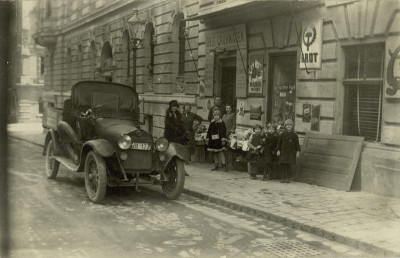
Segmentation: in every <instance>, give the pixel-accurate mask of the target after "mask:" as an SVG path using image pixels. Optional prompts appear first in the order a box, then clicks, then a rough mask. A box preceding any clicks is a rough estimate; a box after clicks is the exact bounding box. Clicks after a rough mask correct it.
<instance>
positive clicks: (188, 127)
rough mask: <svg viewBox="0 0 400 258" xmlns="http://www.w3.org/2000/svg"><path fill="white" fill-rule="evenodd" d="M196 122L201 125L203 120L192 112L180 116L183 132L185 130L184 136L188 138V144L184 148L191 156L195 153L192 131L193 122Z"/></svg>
mask: <svg viewBox="0 0 400 258" xmlns="http://www.w3.org/2000/svg"><path fill="white" fill-rule="evenodd" d="M194 121H198V122H199V123H201V122H202V121H203V118H201V116H199V115H196V114H194V113H192V112H188V113H183V114H182V125H183V130H185V135H186V136H187V138H188V142H187V144H186V148H187V150H188V151H189V153H190V154H191V155H193V154H194V153H195V141H194V134H195V133H194V130H193V122H194Z"/></svg>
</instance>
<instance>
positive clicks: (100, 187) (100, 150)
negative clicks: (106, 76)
mask: <svg viewBox="0 0 400 258" xmlns="http://www.w3.org/2000/svg"><path fill="white" fill-rule="evenodd" d="M54 111H55V110H54V109H51V108H49V109H48V110H47V111H46V113H45V116H44V122H43V126H44V127H47V128H49V131H48V133H47V135H46V139H45V144H44V151H43V154H44V155H46V159H45V160H46V173H47V177H48V178H50V179H54V178H55V177H56V176H57V173H58V170H59V166H60V163H61V164H63V165H64V166H66V167H67V168H68V169H70V170H72V171H76V172H84V178H85V186H86V191H87V194H88V196H89V199H90V200H91V201H92V202H94V203H100V202H101V201H102V200H103V199H104V197H105V194H106V190H107V187H115V186H125V185H129V186H135V187H136V189H137V188H138V185H140V184H142V183H149V182H159V183H160V184H161V186H162V190H163V193H164V194H165V196H166V197H167V198H169V199H176V198H178V197H179V195H180V194H181V192H182V190H183V186H184V183H185V168H184V163H185V162H186V161H188V158H189V153H188V152H187V151H186V149H185V148H184V147H183V146H182V145H179V144H176V143H170V142H168V140H167V139H166V138H164V137H160V138H158V139H155V140H154V139H153V136H152V135H151V134H150V133H148V132H147V131H145V130H142V129H140V125H141V124H143V123H141V122H140V121H139V120H140V119H139V118H140V115H139V114H140V113H139V98H138V94H137V93H136V92H135V91H134V90H133V88H132V87H130V86H128V85H123V84H118V83H109V82H99V81H82V82H79V83H77V84H75V85H74V86H73V87H72V90H71V98H70V99H67V100H65V101H64V108H63V110H62V111H61V110H60V111H59V113H61V114H62V115H61V114H60V115H59V116H55V117H56V118H54V116H52V115H51V112H54ZM61 117H62V118H61ZM156 175H160V179H158V178H157V177H156Z"/></svg>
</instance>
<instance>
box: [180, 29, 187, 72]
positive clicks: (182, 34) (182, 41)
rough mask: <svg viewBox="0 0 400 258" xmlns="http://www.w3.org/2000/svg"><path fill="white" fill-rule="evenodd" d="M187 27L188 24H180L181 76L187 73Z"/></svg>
mask: <svg viewBox="0 0 400 258" xmlns="http://www.w3.org/2000/svg"><path fill="white" fill-rule="evenodd" d="M185 27H186V22H183V21H180V22H179V36H178V37H179V71H178V74H179V75H183V74H184V73H185Z"/></svg>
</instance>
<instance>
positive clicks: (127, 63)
mask: <svg viewBox="0 0 400 258" xmlns="http://www.w3.org/2000/svg"><path fill="white" fill-rule="evenodd" d="M122 50H123V51H124V52H125V53H126V54H125V55H123V59H124V61H125V65H124V67H125V69H126V78H127V79H129V78H130V77H131V47H130V45H129V33H128V31H127V30H126V31H124V33H123V35H122Z"/></svg>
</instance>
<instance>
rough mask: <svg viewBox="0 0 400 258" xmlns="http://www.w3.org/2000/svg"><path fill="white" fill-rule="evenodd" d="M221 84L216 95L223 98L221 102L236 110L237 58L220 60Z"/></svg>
mask: <svg viewBox="0 0 400 258" xmlns="http://www.w3.org/2000/svg"><path fill="white" fill-rule="evenodd" d="M219 68H220V69H219V74H220V76H219V83H218V85H220V87H218V89H217V92H216V95H218V96H221V102H222V103H223V104H224V105H226V104H230V105H231V106H232V110H235V108H236V57H227V58H220V59H219Z"/></svg>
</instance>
